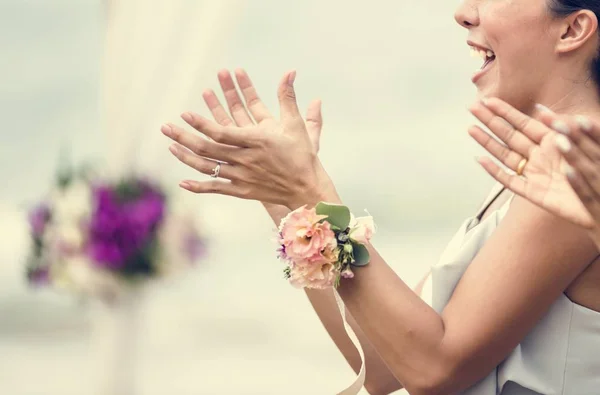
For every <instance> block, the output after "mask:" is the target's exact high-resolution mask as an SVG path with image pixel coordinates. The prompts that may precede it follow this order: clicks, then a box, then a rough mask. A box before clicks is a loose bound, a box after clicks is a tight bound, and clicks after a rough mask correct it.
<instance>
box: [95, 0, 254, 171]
mask: <svg viewBox="0 0 600 395" xmlns="http://www.w3.org/2000/svg"><path fill="white" fill-rule="evenodd" d="M244 3H245V2H244V0H160V1H153V2H149V1H143V0H106V40H105V47H104V50H105V51H104V57H103V82H102V86H103V89H102V96H103V97H102V102H103V108H102V110H103V114H104V130H105V133H106V138H107V146H108V152H107V155H106V158H107V161H108V166H109V169H110V171H111V172H113V173H116V174H118V173H119V172H121V171H123V170H125V169H128V168H129V167H133V169H135V170H138V171H144V172H150V173H151V174H152V175H153V176H155V177H164V176H165V173H166V172H167V171H168V169H169V168H171V166H172V165H173V163H174V162H175V161H174V160H173V159H172V158H170V157H169V155H170V154H169V153H168V151H167V147H168V143H167V141H166V139H165V138H164V136H162V135H161V133H160V132H159V129H160V125H161V124H162V123H165V122H169V121H170V122H174V121H175V122H176V123H177V122H179V120H180V118H179V114H180V113H181V112H183V111H185V110H187V109H189V108H190V107H189V106H190V104H191V103H192V102H195V103H196V105H197V103H199V100H201V88H202V87H200V86H198V82H199V81H200V80H201V78H202V77H205V76H207V74H214V73H215V71H216V70H215V69H214V67H211V68H210V69H209V68H207V67H206V66H207V65H208V64H210V61H211V59H213V58H214V57H219V56H222V55H223V52H224V51H225V50H226V48H227V43H228V42H229V40H230V38H231V35H232V32H233V31H234V30H235V27H236V25H237V23H238V21H239V18H240V16H241V13H242V7H243V5H244Z"/></svg>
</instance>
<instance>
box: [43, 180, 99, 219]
mask: <svg viewBox="0 0 600 395" xmlns="http://www.w3.org/2000/svg"><path fill="white" fill-rule="evenodd" d="M50 201H51V203H50V205H51V207H52V220H53V222H56V223H59V224H60V223H68V222H75V223H77V222H79V221H81V219H83V218H86V217H89V215H90V214H91V211H92V191H91V188H90V185H89V183H87V182H85V181H84V180H80V179H76V180H73V181H72V182H70V183H69V184H68V185H67V186H66V187H64V188H57V189H55V190H54V191H53V192H52V194H51V195H50Z"/></svg>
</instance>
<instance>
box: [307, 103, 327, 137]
mask: <svg viewBox="0 0 600 395" xmlns="http://www.w3.org/2000/svg"><path fill="white" fill-rule="evenodd" d="M322 127H323V115H322V112H321V100H318V99H317V100H313V101H312V102H311V103H310V104H309V105H308V110H307V111H306V128H307V129H308V132H309V133H310V134H315V135H317V136H318V135H319V134H321V128H322Z"/></svg>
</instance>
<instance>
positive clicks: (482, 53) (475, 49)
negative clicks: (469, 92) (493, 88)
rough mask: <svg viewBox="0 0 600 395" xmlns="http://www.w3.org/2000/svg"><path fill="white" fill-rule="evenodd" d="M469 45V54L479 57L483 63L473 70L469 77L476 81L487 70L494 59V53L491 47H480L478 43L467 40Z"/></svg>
mask: <svg viewBox="0 0 600 395" xmlns="http://www.w3.org/2000/svg"><path fill="white" fill-rule="evenodd" d="M468 44H469V47H471V56H472V57H476V58H481V59H482V60H483V64H482V65H481V68H479V69H477V70H476V71H475V74H473V76H472V77H471V81H472V82H473V83H476V82H477V81H479V79H480V78H481V77H482V76H483V75H484V74H485V73H486V72H487V71H488V70H489V68H490V66H491V65H492V64H493V63H494V61H495V60H496V54H495V53H494V51H492V50H491V49H488V48H485V47H481V46H479V45H475V44H474V43H471V42H469V43H468Z"/></svg>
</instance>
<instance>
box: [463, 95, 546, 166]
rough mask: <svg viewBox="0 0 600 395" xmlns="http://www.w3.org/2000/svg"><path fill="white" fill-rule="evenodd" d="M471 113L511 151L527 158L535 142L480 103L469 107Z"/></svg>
mask: <svg viewBox="0 0 600 395" xmlns="http://www.w3.org/2000/svg"><path fill="white" fill-rule="evenodd" d="M470 111H471V113H472V114H473V115H474V116H475V117H476V118H477V119H479V120H480V121H481V122H482V123H483V124H484V125H485V126H486V127H487V128H488V129H489V130H490V132H492V133H493V134H494V135H496V137H498V138H499V139H500V140H501V141H502V142H503V143H504V144H506V145H507V146H508V147H510V148H511V149H512V150H513V151H515V152H517V153H518V154H520V155H522V156H524V157H526V158H528V157H529V151H530V150H532V149H533V147H534V146H535V144H534V143H533V141H531V140H530V139H529V138H527V136H525V135H524V134H523V133H522V132H521V131H519V130H517V129H516V127H515V126H514V125H512V124H510V123H509V122H508V121H506V120H505V119H504V118H502V117H500V116H499V115H496V114H494V113H493V112H492V111H491V110H490V109H488V108H487V107H486V106H484V105H483V104H482V103H475V104H474V105H472V106H471V108H470Z"/></svg>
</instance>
